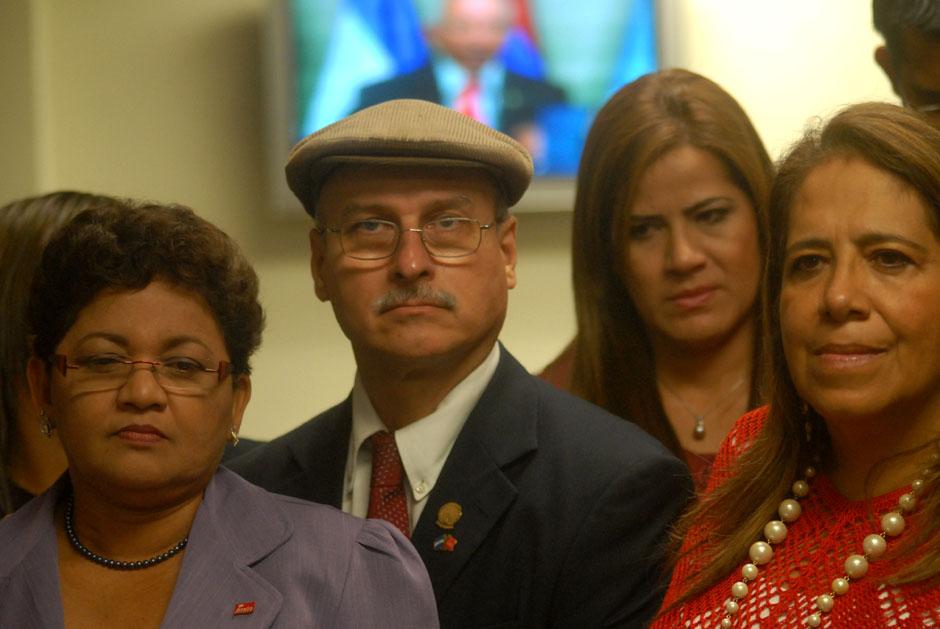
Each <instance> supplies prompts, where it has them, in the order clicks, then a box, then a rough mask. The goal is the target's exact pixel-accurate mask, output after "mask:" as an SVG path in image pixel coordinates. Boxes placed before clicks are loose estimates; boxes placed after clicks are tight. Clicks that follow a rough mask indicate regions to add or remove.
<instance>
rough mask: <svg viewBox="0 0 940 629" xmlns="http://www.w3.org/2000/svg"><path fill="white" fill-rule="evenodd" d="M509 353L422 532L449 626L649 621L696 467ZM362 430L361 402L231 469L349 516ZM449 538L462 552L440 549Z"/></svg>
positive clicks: (417, 535) (432, 500)
mask: <svg viewBox="0 0 940 629" xmlns="http://www.w3.org/2000/svg"><path fill="white" fill-rule="evenodd" d="M500 351H501V357H500V362H499V366H498V367H497V369H496V372H495V374H494V375H493V378H492V380H491V381H490V383H489V384H488V385H487V387H486V389H485V390H484V392H483V395H482V397H481V398H480V401H479V402H478V403H477V405H476V407H475V408H474V409H473V411H472V412H471V413H470V416H469V417H468V419H467V422H466V424H465V425H464V427H463V429H462V430H461V432H460V435H459V436H458V437H457V441H456V442H455V443H454V447H453V449H452V450H451V453H450V456H449V457H448V458H447V461H446V463H445V464H444V468H443V469H442V470H441V475H440V477H439V479H438V481H437V484H436V485H435V487H434V489H433V490H432V491H431V493H430V495H429V496H428V498H427V504H426V506H425V507H424V510H423V512H422V513H421V517H420V519H419V521H418V523H417V526H416V527H415V530H414V533H413V535H412V542H413V543H414V545H415V547H416V548H417V550H418V553H419V554H420V555H421V557H422V559H423V560H424V562H425V565H426V566H427V568H428V572H429V574H430V576H431V583H432V585H433V586H434V592H435V596H436V598H437V604H438V611H439V613H440V618H441V627H444V628H450V627H468V628H469V627H473V628H474V629H479V628H481V627H526V628H532V627H570V628H572V629H582V628H585V627H609V626H610V627H613V626H616V627H635V626H642V625H644V624H645V621H646V620H648V619H649V618H650V617H651V616H652V615H653V614H654V613H655V612H656V611H657V607H658V605H659V602H660V599H661V598H662V595H663V592H664V588H665V585H666V580H664V576H663V574H662V570H663V567H664V565H665V562H664V559H663V542H664V539H665V533H666V530H667V527H668V526H669V525H670V523H672V521H673V519H674V518H675V517H676V516H677V514H678V513H679V511H680V510H681V509H682V508H683V506H684V505H685V504H686V502H687V500H688V498H689V497H690V496H691V493H692V490H691V485H690V482H689V479H688V472H687V470H686V468H685V466H684V465H683V464H682V463H680V462H679V461H678V460H677V459H676V458H674V457H673V456H672V455H671V454H669V453H668V452H667V451H666V449H665V448H663V447H662V446H661V445H660V444H659V443H658V442H656V441H655V440H654V439H653V438H652V437H650V436H649V435H647V434H646V433H644V432H643V431H641V430H640V429H639V428H637V427H636V426H634V425H633V424H631V423H629V422H627V421H624V420H622V419H619V418H617V417H614V416H613V415H610V414H608V413H606V412H605V411H603V410H601V409H599V408H597V407H596V406H594V405H592V404H588V403H587V402H584V401H583V400H579V399H577V398H575V397H572V396H570V395H568V394H567V393H564V392H562V391H560V390H558V389H556V388H554V387H552V386H551V385H549V384H546V383H544V382H542V381H540V380H539V379H538V378H536V377H534V376H532V375H530V374H529V373H528V372H526V371H525V369H524V368H523V367H522V365H520V364H519V363H518V362H516V360H515V359H514V358H513V357H512V356H510V355H509V353H508V352H506V350H505V349H504V348H502V347H500ZM351 421H352V415H351V402H350V400H349V399H348V398H347V399H346V401H344V402H343V403H341V404H339V405H338V406H335V407H333V408H331V409H329V410H328V411H326V412H325V413H323V414H321V415H319V416H318V417H316V418H314V419H313V420H311V421H308V422H306V423H305V424H303V425H301V426H300V427H299V428H297V429H295V430H293V431H291V432H289V433H287V434H286V435H284V436H282V437H279V438H278V439H275V440H274V441H271V442H270V443H268V444H266V445H262V446H259V447H258V448H256V449H254V450H252V451H251V452H249V453H247V454H246V455H244V456H243V457H239V458H238V459H236V460H235V461H233V462H232V463H230V464H229V466H230V467H231V468H232V469H233V470H235V471H236V472H238V473H240V474H242V475H243V476H244V477H245V478H247V479H248V480H250V481H252V482H254V483H257V484H259V485H261V486H262V487H264V488H266V489H268V490H270V491H273V492H276V493H282V494H287V495H290V496H297V497H299V498H305V499H308V500H313V501H317V502H322V503H326V504H330V505H334V506H340V505H341V504H342V498H343V496H342V492H343V476H344V474H345V467H346V456H347V451H348V445H349V444H348V441H349V435H350V427H351ZM448 502H456V503H458V504H459V505H460V506H461V507H462V509H463V517H462V518H460V520H459V521H458V522H457V523H456V525H455V526H454V528H453V529H452V530H450V531H448V530H445V529H443V528H442V527H441V526H439V525H438V524H437V522H436V520H437V515H438V510H439V509H440V507H441V506H442V505H444V504H445V503H448ZM444 533H450V534H452V535H453V537H454V538H456V540H457V544H456V546H455V547H454V548H453V551H452V552H447V551H436V550H435V549H434V541H435V539H437V538H438V537H439V536H441V535H442V534H444Z"/></svg>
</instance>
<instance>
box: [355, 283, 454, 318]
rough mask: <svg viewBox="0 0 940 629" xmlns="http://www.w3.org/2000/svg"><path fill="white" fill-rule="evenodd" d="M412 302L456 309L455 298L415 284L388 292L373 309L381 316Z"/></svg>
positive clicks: (440, 291) (444, 292) (443, 292)
mask: <svg viewBox="0 0 940 629" xmlns="http://www.w3.org/2000/svg"><path fill="white" fill-rule="evenodd" d="M412 301H420V302H422V303H427V304H430V305H432V306H436V307H438V308H446V309H448V310H453V309H454V308H456V307H457V298H456V297H454V296H453V295H451V294H450V293H448V292H446V291H442V290H437V289H434V288H431V287H430V286H428V285H427V284H415V285H412V286H403V287H401V288H396V289H393V290H390V291H389V292H387V293H385V294H384V295H382V296H381V297H379V298H378V299H376V300H375V305H374V308H375V311H376V312H378V313H379V314H382V313H383V312H388V311H389V310H391V309H392V308H397V307H398V306H403V305H405V304H407V303H408V302H412Z"/></svg>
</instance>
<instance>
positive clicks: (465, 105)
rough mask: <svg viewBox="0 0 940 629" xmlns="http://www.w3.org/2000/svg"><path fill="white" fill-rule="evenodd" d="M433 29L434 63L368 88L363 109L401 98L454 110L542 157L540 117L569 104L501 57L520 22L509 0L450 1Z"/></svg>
mask: <svg viewBox="0 0 940 629" xmlns="http://www.w3.org/2000/svg"><path fill="white" fill-rule="evenodd" d="M442 11H443V13H442V16H441V19H440V21H439V22H438V23H437V24H435V25H434V26H432V27H431V28H430V29H428V31H427V37H428V41H429V42H430V44H431V46H432V48H433V50H434V55H433V60H432V61H431V62H430V63H428V64H426V65H424V66H422V67H420V68H418V69H417V70H415V71H413V72H409V73H407V74H402V75H399V76H396V77H393V78H391V79H389V80H386V81H382V82H380V83H376V84H373V85H370V86H367V87H365V88H363V90H362V92H361V94H360V99H359V108H364V107H369V106H371V105H375V104H377V103H380V102H383V101H386V100H392V99H396V98H419V99H422V100H428V101H431V102H435V103H440V104H442V105H446V106H448V107H452V108H454V109H456V110H457V111H460V112H461V113H464V114H466V115H468V116H470V117H472V118H474V119H476V120H479V121H480V122H483V123H485V124H488V125H490V126H491V127H493V128H495V129H499V130H501V131H503V132H505V133H508V134H509V135H511V136H513V137H514V138H516V139H517V140H519V141H520V142H521V143H522V144H523V145H524V146H525V147H526V148H527V149H528V150H529V152H530V153H533V154H534V155H535V156H536V158H537V159H538V157H540V156H542V155H543V154H544V151H545V148H544V145H545V142H546V140H547V139H546V138H545V136H544V132H543V130H542V129H541V128H540V127H539V124H538V117H539V113H540V112H541V111H543V110H544V109H545V108H546V107H549V106H551V105H558V104H562V103H564V102H565V94H564V92H563V91H562V90H561V89H559V88H558V87H556V86H554V85H552V84H551V83H548V82H547V81H544V80H540V79H533V78H528V77H525V76H523V75H521V74H518V73H516V72H513V71H512V70H510V69H508V68H507V67H506V66H505V65H504V64H503V63H502V62H501V61H500V60H499V58H498V57H497V53H499V51H500V50H501V49H502V48H503V45H504V44H505V43H506V38H507V36H508V34H509V31H510V28H511V27H512V25H513V23H514V19H513V7H512V5H511V4H510V1H509V0H445V1H444V6H443V9H442Z"/></svg>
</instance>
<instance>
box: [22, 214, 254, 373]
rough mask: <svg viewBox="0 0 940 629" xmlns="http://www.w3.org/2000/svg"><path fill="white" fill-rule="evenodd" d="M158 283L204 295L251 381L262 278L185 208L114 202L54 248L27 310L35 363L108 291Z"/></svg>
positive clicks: (78, 221)
mask: <svg viewBox="0 0 940 629" xmlns="http://www.w3.org/2000/svg"><path fill="white" fill-rule="evenodd" d="M155 280H164V281H166V282H168V283H169V284H171V285H174V286H177V287H180V288H184V289H188V290H191V291H193V292H195V293H197V294H199V295H201V296H202V297H203V298H204V299H205V300H206V303H207V304H208V306H209V309H210V311H211V312H212V314H213V316H214V317H215V320H216V322H217V323H218V325H219V328H220V329H221V331H222V336H223V339H224V341H225V347H226V349H227V350H228V353H229V357H230V362H231V363H232V370H233V372H234V373H236V374H247V373H250V371H251V370H250V367H249V364H248V358H249V356H250V355H251V354H252V352H254V351H255V350H256V349H257V348H258V346H259V345H260V344H261V331H262V329H263V328H264V313H263V311H262V309H261V304H260V303H259V302H258V276H257V275H256V274H255V271H254V269H252V267H251V265H250V264H249V263H248V261H247V260H246V259H245V257H244V256H243V255H242V253H241V252H240V251H239V249H238V247H237V245H236V244H235V242H234V241H233V240H232V239H231V238H230V237H229V236H228V235H227V234H225V232H223V231H222V230H220V229H219V228H218V227H216V226H215V225H213V224H211V223H209V222H208V221H206V220H205V219H202V218H200V217H199V216H197V215H196V214H195V212H193V211H192V210H191V209H189V208H187V207H183V206H179V205H160V204H143V203H135V202H123V201H114V202H112V203H110V204H108V205H105V206H102V207H97V208H94V209H91V210H86V211H84V212H82V213H81V214H78V215H77V216H76V217H75V218H74V219H72V221H71V222H69V223H68V224H67V225H65V226H64V227H63V228H62V229H61V231H59V233H58V234H57V235H56V236H55V237H54V238H53V239H52V240H51V241H50V242H49V245H48V246H47V247H46V250H45V252H44V253H43V257H42V262H41V263H40V267H39V270H38V272H37V274H36V280H35V282H34V284H33V290H32V295H31V298H30V303H29V324H30V326H31V328H32V330H33V332H34V333H35V335H36V337H35V342H34V346H33V350H34V353H35V354H36V356H38V357H39V358H42V359H48V358H49V357H50V356H51V355H52V354H53V353H54V351H55V348H56V346H57V345H58V344H59V342H60V341H61V340H62V338H63V337H64V336H65V334H66V333H67V332H68V330H69V328H71V327H72V325H73V324H74V323H75V320H76V319H77V318H78V315H79V313H80V312H81V310H82V308H84V307H85V306H87V305H88V304H89V303H91V302H92V301H93V300H94V299H95V297H96V296H97V295H99V294H100V293H101V291H103V290H109V289H117V290H139V289H142V288H145V287H146V286H147V285H148V284H150V283H151V282H153V281H155Z"/></svg>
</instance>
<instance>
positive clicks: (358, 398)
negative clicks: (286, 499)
mask: <svg viewBox="0 0 940 629" xmlns="http://www.w3.org/2000/svg"><path fill="white" fill-rule="evenodd" d="M498 364H499V345H494V346H493V349H492V351H490V353H489V355H487V357H486V358H485V359H484V360H483V362H482V363H480V365H479V366H478V367H477V368H476V369H474V370H473V371H472V372H470V374H469V375H468V376H467V377H466V378H464V379H463V380H462V381H461V382H460V383H459V384H458V385H457V386H456V387H454V388H453V389H452V390H451V391H450V393H448V394H447V396H446V397H444V399H443V400H441V403H440V404H439V405H438V407H437V408H436V409H435V410H434V412H433V413H431V414H430V415H428V416H426V417H422V418H421V419H419V420H417V421H414V422H412V423H410V424H408V425H407V426H405V427H404V428H401V429H399V430H396V431H395V432H394V435H395V444H396V445H397V446H398V452H399V454H400V455H401V462H402V467H404V470H405V486H406V489H407V491H406V492H405V494H406V496H407V500H408V522H409V525H410V527H411V530H412V531H414V528H415V524H417V522H418V518H419V517H421V511H422V510H423V509H424V505H425V503H426V501H427V497H428V494H430V493H431V490H432V489H434V485H435V484H436V483H437V478H438V476H440V474H441V469H442V468H443V467H444V462H445V461H446V460H447V456H448V455H449V454H450V450H451V448H453V447H454V442H455V441H456V440H457V435H459V434H460V431H461V429H462V428H463V425H464V423H465V422H466V421H467V417H469V416H470V412H471V411H472V410H473V408H474V407H475V406H476V404H477V402H478V401H479V399H480V396H481V395H483V391H484V389H486V385H488V384H489V382H490V379H491V378H492V377H493V374H494V373H495V372H496V366H497V365H498ZM380 430H388V429H387V428H386V427H385V425H384V424H383V423H382V420H381V419H379V416H378V414H377V413H376V412H375V408H373V406H372V402H371V401H370V400H369V396H368V394H367V393H366V390H365V388H364V387H363V386H362V380H361V379H360V378H359V374H358V373H357V374H356V380H355V383H354V384H353V390H352V432H351V434H350V439H349V453H348V455H347V457H346V475H345V478H344V480H343V487H344V491H343V511H345V512H346V513H351V514H353V515H356V516H359V517H362V518H364V517H366V515H367V514H368V512H369V485H370V482H371V478H372V445H371V443H370V441H369V437H371V436H372V435H373V434H375V433H376V432H378V431H380Z"/></svg>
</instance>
